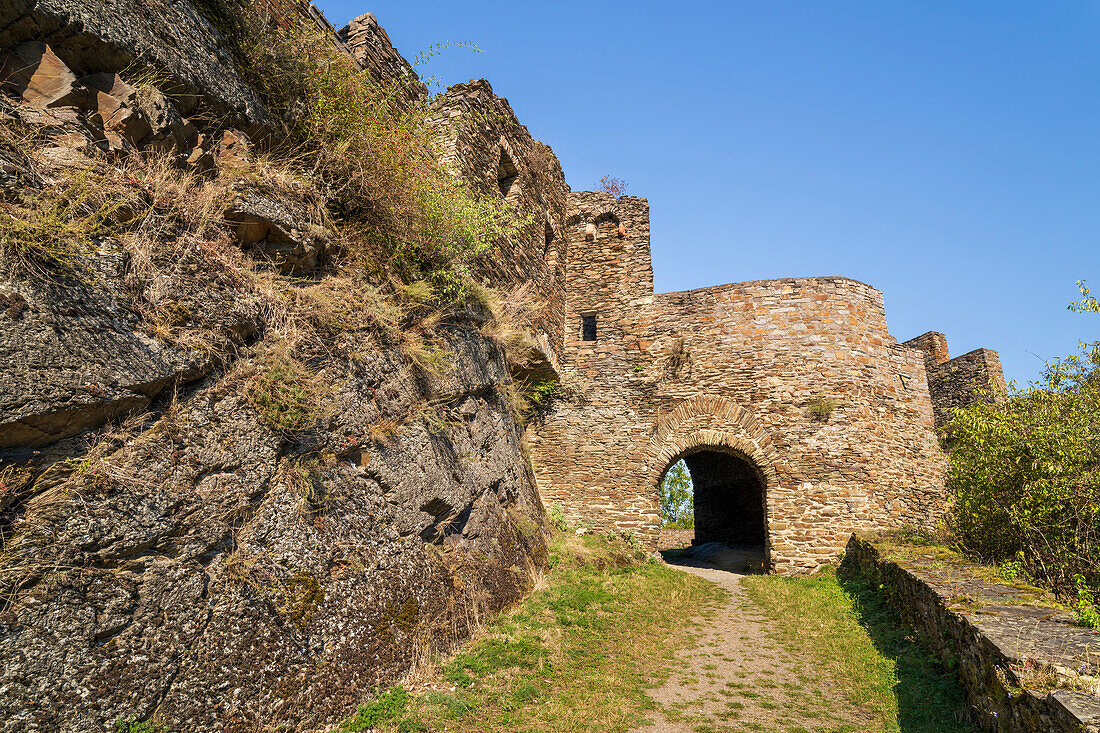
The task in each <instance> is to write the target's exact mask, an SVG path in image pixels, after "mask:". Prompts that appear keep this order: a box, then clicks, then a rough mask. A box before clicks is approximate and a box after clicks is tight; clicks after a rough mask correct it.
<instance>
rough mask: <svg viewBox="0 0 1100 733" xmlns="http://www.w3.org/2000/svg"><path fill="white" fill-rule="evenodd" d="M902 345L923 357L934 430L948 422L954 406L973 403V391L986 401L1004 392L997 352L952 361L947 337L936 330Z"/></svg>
mask: <svg viewBox="0 0 1100 733" xmlns="http://www.w3.org/2000/svg"><path fill="white" fill-rule="evenodd" d="M903 346H908V347H910V348H913V349H916V350H918V351H920V352H921V353H922V354H923V356H924V363H925V371H926V372H927V374H928V390H929V393H930V395H931V398H932V407H933V411H934V413H935V416H936V427H937V428H940V427H943V426H944V425H946V424H947V423H948V421H950V419H951V411H952V410H954V409H955V408H956V407H962V406H965V405H968V404H970V403H971V402H973V401H974V400H975V398H976V397H977V395H976V391H980V392H981V393H982V394H981V395H980V398H981V399H985V400H997V399H999V395H1000V393H1001V392H1003V391H1004V388H1005V377H1004V370H1003V369H1002V367H1001V357H1000V355H999V354H998V353H997V352H996V351H992V350H991V349H974V350H973V351H969V352H967V353H965V354H963V355H962V356H956V357H955V358H954V359H952V358H950V354H949V352H948V349H947V337H946V336H944V335H943V334H942V333H939V332H938V331H929V332H927V333H923V334H921V335H920V336H917V337H916V338H912V339H909V340H908V341H906V342H905V343H904V344H903Z"/></svg>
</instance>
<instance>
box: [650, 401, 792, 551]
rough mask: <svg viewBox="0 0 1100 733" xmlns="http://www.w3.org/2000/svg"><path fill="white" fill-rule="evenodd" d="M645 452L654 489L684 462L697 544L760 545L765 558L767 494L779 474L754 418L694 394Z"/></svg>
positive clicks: (729, 404)
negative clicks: (692, 492)
mask: <svg viewBox="0 0 1100 733" xmlns="http://www.w3.org/2000/svg"><path fill="white" fill-rule="evenodd" d="M649 450H650V453H651V456H652V457H651V461H650V471H649V472H648V475H649V481H648V483H649V484H650V485H651V486H652V487H653V490H654V491H657V486H658V485H659V484H660V481H661V479H662V478H663V477H664V474H665V473H666V472H667V471H668V469H669V468H670V467H671V466H672V465H673V464H674V463H676V462H677V461H679V460H681V459H682V460H683V461H684V462H685V463H686V464H687V468H688V472H689V473H690V474H691V479H692V484H693V485H694V490H695V541H696V543H697V544H703V543H706V542H724V543H727V544H731V545H738V546H742V547H759V548H760V549H761V550H762V551H763V552H764V555H765V559H766V558H767V556H768V551H769V545H770V543H769V541H768V490H769V486H770V487H771V489H772V490H774V489H776V488H777V487H778V483H779V474H778V471H777V470H776V467H775V465H774V464H775V462H776V457H775V456H774V455H772V453H771V441H770V440H769V439H768V437H767V435H766V434H765V433H764V431H763V429H762V428H761V426H760V423H759V421H758V420H756V419H754V418H753V417H752V415H751V414H749V412H748V411H747V410H745V409H744V408H742V407H740V406H738V405H735V404H734V403H732V402H730V401H729V400H726V399H724V398H722V397H718V396H714V395H698V396H696V397H693V398H690V399H687V400H684V401H682V402H681V403H680V404H679V405H677V406H676V408H675V409H673V410H672V412H671V413H669V414H668V415H667V416H666V417H665V419H663V420H662V422H661V423H660V425H659V427H658V428H657V430H655V431H654V434H653V437H652V438H651V439H650V442H649ZM654 469H656V470H654Z"/></svg>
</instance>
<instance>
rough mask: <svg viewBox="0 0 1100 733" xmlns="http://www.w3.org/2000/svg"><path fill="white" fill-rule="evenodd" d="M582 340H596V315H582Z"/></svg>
mask: <svg viewBox="0 0 1100 733" xmlns="http://www.w3.org/2000/svg"><path fill="white" fill-rule="evenodd" d="M581 340H583V341H595V340H596V316H595V315H591V316H581Z"/></svg>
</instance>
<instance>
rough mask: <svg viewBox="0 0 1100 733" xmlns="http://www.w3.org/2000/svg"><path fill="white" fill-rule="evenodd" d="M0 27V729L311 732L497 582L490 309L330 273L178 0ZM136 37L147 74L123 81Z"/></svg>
mask: <svg viewBox="0 0 1100 733" xmlns="http://www.w3.org/2000/svg"><path fill="white" fill-rule="evenodd" d="M107 19H114V20H113V21H111V22H108V21H107ZM116 21H117V22H116ZM370 21H371V22H373V18H370ZM169 26H170V31H171V34H172V35H171V37H170V38H168V39H167V40H165V37H164V36H162V35H158V34H161V33H162V32H165V31H164V29H165V28H168V27H169ZM0 27H4V28H5V30H4V31H3V32H2V33H0V56H2V57H3V64H4V72H3V74H2V77H3V79H2V84H3V87H2V89H3V92H4V97H3V101H2V102H0V133H2V134H0V207H2V210H0V218H2V219H3V224H2V225H0V236H2V237H3V240H4V249H3V250H2V252H3V254H2V255H0V260H2V263H0V264H2V268H0V539H2V542H3V546H2V550H0V588H2V593H3V600H2V602H0V691H2V694H0V730H3V731H46V730H51V731H52V730H60V731H89V730H104V729H113V726H114V723H115V721H117V720H120V719H123V720H130V719H133V720H138V721H145V720H150V719H154V720H157V721H163V722H166V723H169V724H171V725H172V726H173V730H189V731H191V730H193V731H208V730H209V731H222V730H225V731H230V730H242V731H243V730H259V729H265V726H270V725H272V724H274V723H275V722H278V723H279V724H280V725H282V726H283V728H281V729H285V730H308V729H312V728H313V727H316V726H319V725H321V724H323V723H325V722H329V721H332V720H334V719H336V718H338V717H340V716H343V715H346V714H347V713H349V712H350V711H351V710H352V709H353V708H354V705H355V704H356V703H357V702H359V701H361V700H362V699H363V698H364V697H366V696H369V695H370V693H371V691H372V690H373V689H375V688H377V687H378V686H380V685H386V684H390V683H391V682H393V681H394V680H396V679H397V678H398V677H399V676H400V675H401V674H402V673H403V672H404V671H406V670H407V669H408V668H409V667H410V666H411V665H412V664H413V663H414V662H415V661H416V659H417V658H418V655H421V654H424V653H426V652H427V651H429V650H431V649H432V648H443V647H446V646H447V645H448V644H450V643H451V642H453V640H455V639H458V638H461V637H462V636H463V635H464V634H465V633H467V631H468V630H469V628H470V626H471V625H472V624H474V623H476V621H477V620H478V619H479V618H481V617H483V616H484V614H486V613H488V612H491V611H493V610H496V609H499V608H501V607H503V606H505V605H506V604H508V603H510V602H511V601H513V600H514V599H516V598H518V597H519V596H520V595H521V594H522V593H524V592H525V591H526V589H527V588H528V586H529V582H530V578H531V571H532V569H533V568H534V567H536V566H538V565H539V564H540V563H541V562H542V559H543V556H544V551H545V545H544V536H543V530H542V527H543V509H542V505H541V503H540V500H539V497H538V494H537V491H536V488H535V484H534V479H533V476H532V473H531V470H530V468H529V464H528V461H527V460H526V458H525V456H524V454H523V450H522V447H521V429H520V427H519V425H518V424H517V421H516V418H515V417H514V414H513V410H512V409H511V408H510V403H509V400H508V397H507V395H508V393H509V391H510V390H511V389H512V387H511V379H512V378H511V376H510V367H509V364H508V362H507V360H506V357H505V353H504V351H503V349H502V348H501V346H500V345H499V343H498V341H499V339H494V338H492V337H491V334H492V328H491V327H490V326H491V325H492V324H491V323H490V321H491V319H492V315H491V313H490V312H489V311H488V310H487V309H486V308H485V307H483V306H480V305H476V304H470V305H465V306H451V307H449V308H447V309H445V310H444V311H443V312H442V313H432V314H428V313H426V312H422V311H423V309H418V308H419V306H417V305H416V304H415V303H413V304H409V305H406V306H403V307H401V308H397V309H393V308H392V307H391V306H387V305H386V304H385V303H384V302H382V301H380V300H379V296H378V293H379V291H378V286H377V285H376V284H373V283H370V282H367V281H365V280H364V278H363V277H361V276H359V275H355V274H349V273H348V272H346V271H342V270H340V269H339V268H338V267H337V266H336V265H333V264H332V263H333V261H334V257H335V253H337V252H339V251H340V247H341V246H342V244H341V242H339V241H337V240H338V239H339V237H338V236H337V235H336V234H335V233H334V232H333V230H332V228H331V222H330V221H329V219H328V217H327V216H326V214H325V211H324V206H323V201H321V200H320V199H321V194H320V193H319V192H318V191H316V190H313V189H312V188H310V187H309V186H308V185H305V184H302V183H301V182H300V181H298V180H296V179H294V178H293V177H289V176H286V175H285V174H283V173H281V172H279V171H277V170H273V169H271V168H270V167H265V166H266V165H267V164H266V163H265V162H264V160H263V159H262V158H261V157H259V156H257V155H256V154H255V152H254V151H252V150H251V149H250V148H251V146H250V145H249V143H248V136H247V135H245V134H244V133H242V132H240V131H239V130H235V129H231V127H230V124H229V123H230V122H232V120H238V121H240V122H241V124H242V125H245V123H246V122H247V123H249V124H252V125H258V124H262V123H263V122H264V120H265V119H266V114H267V113H266V112H265V111H264V110H263V108H262V106H261V105H260V104H259V102H258V100H257V98H256V95H255V94H253V92H252V91H251V90H250V89H249V88H248V87H247V85H246V84H245V83H244V82H243V81H242V80H241V77H240V76H239V75H238V74H237V73H236V71H235V70H234V68H233V65H232V63H231V60H230V59H229V57H228V56H227V55H226V54H225V53H224V51H223V50H222V48H221V41H220V36H219V34H218V32H217V31H216V30H214V27H213V26H212V25H211V24H210V23H209V22H208V21H207V19H206V16H205V15H204V14H203V13H201V12H199V10H198V9H196V7H194V6H192V5H190V4H189V3H188V2H185V1H179V2H173V3H169V4H164V3H151V2H150V3H111V2H107V1H106V0H105V1H104V2H93V3H83V2H82V3H66V2H63V1H62V0H56V1H54V0H48V1H47V0H39V2H29V1H24V0H13V2H9V3H7V4H0ZM373 27H374V28H377V25H376V24H375V25H374V26H373ZM367 30H370V29H369V28H368V29H367ZM343 37H344V38H351V39H352V40H354V41H355V43H356V44H358V48H359V53H363V54H366V57H367V58H372V59H381V61H379V62H378V63H377V64H376V66H377V69H376V71H377V73H379V74H384V73H389V72H387V71H386V70H387V69H391V70H392V69H397V70H398V71H399V72H400V73H402V74H404V73H407V71H406V69H407V64H405V65H403V64H402V63H398V60H400V57H399V56H398V55H396V52H394V51H393V49H392V47H389V46H388V39H386V38H385V33H384V32H381V31H380V29H378V30H377V31H374V32H373V33H368V32H366V31H362V30H361V32H359V33H354V32H351V33H349V32H348V31H345V32H344V33H343ZM172 38H174V39H175V40H174V41H173V40H172ZM370 43H377V44H382V43H384V44H385V47H382V48H376V49H373V50H369V49H368V50H367V51H364V50H363V46H364V44H370ZM137 57H140V58H142V59H144V60H145V61H146V62H151V63H152V64H153V66H154V68H156V69H159V70H160V71H161V72H162V73H163V74H165V75H166V76H162V77H157V79H158V83H157V84H155V85H154V84H149V83H145V84H138V83H136V82H135V83H131V81H132V80H131V81H128V80H126V79H124V76H125V73H124V74H123V76H120V75H119V72H120V71H121V70H122V67H121V66H120V65H121V64H124V63H126V62H127V59H133V58H137ZM395 59H396V60H395ZM165 78H167V79H168V80H169V81H164V79H165ZM189 90H198V91H199V92H201V95H200V97H201V99H199V100H198V101H196V100H195V96H194V95H193V94H192V93H191V91H189ZM489 94H491V92H489ZM493 99H495V98H493ZM226 114H230V115H236V117H232V116H231V117H226V116H225V115H226ZM212 119H216V120H217V123H211V122H210V120H212ZM495 134H503V133H495ZM509 134H513V133H509ZM522 135H523V136H526V131H525V130H523V131H522ZM518 140H519V142H516V143H515V147H518V148H521V149H534V144H533V143H532V142H531V141H530V139H529V136H526V137H525V138H524V137H521V138H519V139H518ZM547 154H548V155H549V157H550V158H552V154H549V153H547ZM489 157H492V158H493V165H494V175H495V171H496V167H495V166H496V162H497V161H496V159H497V158H498V157H499V153H498V152H497V151H495V150H494V151H493V152H492V153H491V154H489ZM134 161H140V164H136V163H134ZM519 165H520V167H522V168H523V169H524V170H528V169H531V170H534V168H533V166H534V164H531V163H529V162H528V161H526V160H521V161H520V162H519ZM540 170H543V169H540ZM544 170H545V171H546V172H545V173H544V174H542V175H543V177H544V178H545V177H546V176H549V180H551V182H552V184H553V185H552V186H551V187H550V189H548V190H549V191H550V192H549V193H545V194H543V193H539V194H538V195H537V196H536V195H535V194H531V193H530V192H529V195H530V196H531V197H532V198H533V199H534V200H539V199H541V200H543V202H544V204H545V201H546V200H547V198H548V197H549V198H550V199H553V198H554V197H555V196H560V195H563V192H564V182H563V181H562V179H561V174H560V168H559V167H557V164H556V161H553V164H552V165H547V166H544ZM530 175H531V177H532V178H531V180H535V177H534V173H532V174H530ZM59 192H60V193H59ZM74 200H75V201H77V204H73V201H74ZM58 202H61V203H58ZM51 207H52V208H51ZM544 208H546V209H547V211H545V212H544V214H543V216H542V217H541V218H539V219H538V220H537V222H536V224H535V228H536V229H537V231H536V233H535V238H536V239H537V242H536V243H535V244H533V245H532V246H533V247H536V246H537V248H538V250H537V251H539V252H541V251H543V247H544V246H549V239H550V237H549V236H547V240H546V243H545V244H544V242H543V238H544V229H546V228H547V227H549V229H550V231H551V233H552V231H553V228H554V227H555V226H557V225H558V223H556V222H553V221H551V219H550V216H551V213H550V212H549V209H550V208H551V207H550V206H549V205H544ZM27 212H33V216H31V214H28V213H27ZM27 217H30V218H27ZM51 217H52V218H51ZM73 221H77V222H78V223H79V224H80V225H81V228H80V230H79V231H77V230H76V229H73V230H72V231H70V230H69V229H68V228H66V227H69V225H70V224H71V223H72V222H73ZM67 222H68V223H67ZM547 222H549V223H547ZM28 227H37V229H35V230H34V231H33V232H28ZM51 227H52V229H51ZM50 232H55V233H57V234H58V236H59V237H64V236H68V235H72V236H73V237H76V238H77V239H78V240H79V241H78V244H79V245H80V247H78V248H77V249H76V250H72V249H61V250H50V249H49V247H48V246H46V245H43V244H42V243H43V242H45V243H47V245H48V243H49V242H52V241H54V240H53V239H51V236H49V234H50ZM32 235H33V237H35V238H36V239H35V241H36V242H37V243H38V244H37V245H36V247H38V249H36V250H34V252H32V253H30V254H28V251H29V250H21V249H20V247H21V246H22V245H21V244H20V243H21V242H24V241H25V240H28V238H30V237H32ZM32 255H33V256H32ZM51 257H52V258H53V259H51ZM515 277H518V275H516V276H515ZM510 284H513V283H510ZM387 308H389V309H390V310H387ZM380 323H381V324H383V325H384V327H379V324H380ZM487 334H490V335H487ZM291 339H293V342H294V347H293V349H292V350H291V349H290V347H288V346H287V344H288V342H289V341H290V340H291Z"/></svg>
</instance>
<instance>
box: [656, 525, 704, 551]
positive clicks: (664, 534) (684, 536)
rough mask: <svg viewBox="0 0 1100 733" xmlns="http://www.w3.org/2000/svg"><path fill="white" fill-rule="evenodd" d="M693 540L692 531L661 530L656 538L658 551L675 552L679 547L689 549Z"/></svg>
mask: <svg viewBox="0 0 1100 733" xmlns="http://www.w3.org/2000/svg"><path fill="white" fill-rule="evenodd" d="M694 540H695V530H694V529H668V528H667V527H666V528H664V529H662V530H661V534H660V535H659V536H658V537H657V549H658V550H677V549H679V548H681V547H691V546H692V545H693V544H695V542H694Z"/></svg>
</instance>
